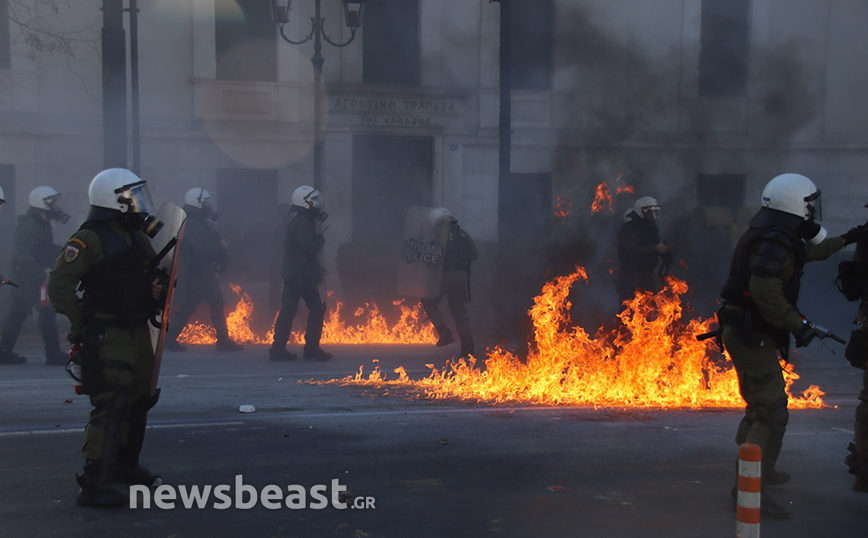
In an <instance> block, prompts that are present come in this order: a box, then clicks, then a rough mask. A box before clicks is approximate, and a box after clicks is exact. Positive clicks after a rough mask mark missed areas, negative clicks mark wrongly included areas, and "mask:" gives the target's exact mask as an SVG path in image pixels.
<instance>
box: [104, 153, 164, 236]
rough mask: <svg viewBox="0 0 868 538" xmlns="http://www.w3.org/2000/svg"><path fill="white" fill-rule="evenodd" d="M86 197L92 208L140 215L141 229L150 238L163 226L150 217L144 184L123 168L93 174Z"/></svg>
mask: <svg viewBox="0 0 868 538" xmlns="http://www.w3.org/2000/svg"><path fill="white" fill-rule="evenodd" d="M87 197H88V199H89V200H90V205H92V206H93V207H97V208H103V209H111V210H114V211H117V212H119V213H122V214H137V215H141V217H142V218H141V220H142V230H143V231H144V232H145V233H146V234H148V236H149V237H151V238H153V237H154V236H156V235H157V232H159V231H160V228H162V227H163V223H162V222H160V221H159V220H158V219H157V218H156V217H155V216H154V213H155V210H154V202H153V201H152V200H151V193H150V192H149V190H148V183H147V182H146V181H145V180H144V179H142V178H140V177H139V176H137V175H136V174H134V173H132V172H130V171H129V170H127V169H126V168H109V169H108V170H103V171H102V172H100V173H99V174H97V175H96V176H95V177H94V178H93V179H92V180H91V182H90V188H88V190H87Z"/></svg>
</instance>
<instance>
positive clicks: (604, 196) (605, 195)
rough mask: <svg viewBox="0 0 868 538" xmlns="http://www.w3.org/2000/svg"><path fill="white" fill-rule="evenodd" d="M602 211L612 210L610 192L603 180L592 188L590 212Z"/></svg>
mask: <svg viewBox="0 0 868 538" xmlns="http://www.w3.org/2000/svg"><path fill="white" fill-rule="evenodd" d="M602 211H612V194H611V193H610V191H609V185H608V184H606V182H605V181H604V182H602V183H600V184H599V185H597V188H596V189H595V190H594V202H593V203H592V204H591V213H600V212H602Z"/></svg>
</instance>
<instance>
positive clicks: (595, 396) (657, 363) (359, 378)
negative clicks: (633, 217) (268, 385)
mask: <svg viewBox="0 0 868 538" xmlns="http://www.w3.org/2000/svg"><path fill="white" fill-rule="evenodd" d="M579 280H582V281H587V274H586V272H585V270H584V269H583V268H582V267H576V270H575V272H574V273H572V274H570V275H568V276H562V277H558V278H556V279H555V280H553V281H551V282H548V283H546V284H545V286H544V287H543V290H542V293H540V295H538V296H537V297H536V298H535V299H534V307H533V308H532V309H531V310H530V311H529V314H530V316H531V319H532V321H533V326H534V342H533V343H532V344H530V345H529V346H528V356H527V360H526V361H522V360H521V359H520V358H519V357H517V356H516V355H515V354H513V353H512V352H510V351H507V350H505V349H503V348H501V347H499V346H498V347H496V348H494V349H493V350H489V352H488V358H487V359H485V362H484V367H482V366H477V361H476V359H475V358H474V357H470V358H468V359H466V360H465V359H463V358H461V359H458V360H455V361H448V362H447V363H446V365H445V366H444V368H443V369H442V370H438V369H437V368H435V367H434V366H433V365H426V366H427V367H428V368H430V369H431V373H430V374H429V375H428V376H427V377H425V378H423V379H419V380H413V379H410V378H409V376H408V375H407V372H406V371H405V370H404V368H403V367H400V368H397V369H396V370H395V373H397V374H398V379H394V380H387V379H386V376H385V375H383V373H382V372H381V371H380V369H379V366H378V365H377V366H375V368H374V371H373V372H372V373H371V374H369V375H368V376H367V377H365V376H364V367H359V372H358V373H357V374H356V375H354V376H347V377H345V378H343V379H335V380H329V381H310V383H316V384H337V385H362V386H374V387H399V388H405V389H409V390H410V391H411V392H413V391H415V393H416V394H422V395H424V396H425V397H428V398H436V399H446V398H457V399H461V400H475V401H485V402H497V403H500V402H507V401H509V402H524V403H532V404H543V405H594V406H616V407H620V406H629V407H662V408H672V407H691V408H700V407H743V406H744V403H743V401H742V399H741V396H740V395H739V391H738V378H737V375H736V372H735V370H734V369H733V367H732V364H731V362H725V363H723V361H722V360H721V359H722V358H720V357H719V356H717V357H715V356H716V353H712V349H711V346H712V342H711V341H710V340H705V341H697V340H696V338H695V335H696V334H699V333H704V332H707V331H708V330H709V328H710V326H711V324H712V320H710V319H708V320H703V319H694V320H689V321H685V320H682V305H681V296H682V295H684V293H686V292H687V284H686V283H685V282H683V281H681V280H678V279H676V278H671V277H670V278H668V279H667V281H666V286H665V288H664V289H663V290H662V291H660V292H659V293H657V294H653V293H637V294H636V296H635V297H634V298H633V299H632V300H630V301H627V302H625V308H624V310H623V311H622V312H621V313H620V314H619V315H618V317H619V319H620V321H621V323H622V324H623V327H622V328H621V329H620V330H614V331H612V330H610V331H608V332H606V330H605V329H601V330H600V331H598V332H597V333H596V334H595V335H594V336H593V337H591V336H589V335H588V334H587V333H586V332H585V331H584V329H582V328H581V327H573V326H572V324H571V322H570V319H569V314H568V312H569V309H570V307H571V305H570V302H569V300H568V296H569V292H570V287H571V286H572V285H573V284H574V283H575V282H577V281H579ZM712 357H715V358H717V360H713V358H712ZM784 378H785V380H786V384H787V393H788V394H789V392H790V387H791V385H792V384H793V382H794V381H796V380H797V379H799V376H798V374H796V373H795V372H794V371H793V369H792V367H791V366H789V365H787V366H786V367H785V368H784ZM823 394H824V393H823V391H821V390H820V389H819V388H818V387H817V386H815V385H811V386H810V387H809V388H808V389H807V390H805V391H804V393H803V396H802V397H793V396H792V395H790V406H791V407H793V408H808V407H821V406H822V405H823V401H822V399H821V396H822V395H823Z"/></svg>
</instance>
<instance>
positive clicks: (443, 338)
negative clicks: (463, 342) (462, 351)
mask: <svg viewBox="0 0 868 538" xmlns="http://www.w3.org/2000/svg"><path fill="white" fill-rule="evenodd" d="M434 330H436V331H437V336H439V338H440V339H439V340H437V343H436V344H435V345H436V346H437V347H443V346H448V345H449V344H451V343H452V342H454V341H455V339H454V338H452V331H450V330H449V327H445V326H444V327H434Z"/></svg>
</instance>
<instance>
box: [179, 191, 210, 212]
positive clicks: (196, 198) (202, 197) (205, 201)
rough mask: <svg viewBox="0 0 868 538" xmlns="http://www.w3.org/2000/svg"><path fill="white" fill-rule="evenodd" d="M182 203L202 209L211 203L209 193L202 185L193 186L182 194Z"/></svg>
mask: <svg viewBox="0 0 868 538" xmlns="http://www.w3.org/2000/svg"><path fill="white" fill-rule="evenodd" d="M184 203H185V204H187V205H189V206H193V207H198V208H199V209H202V208H203V207H205V206H206V205H210V204H211V193H210V192H208V190H207V189H205V188H204V187H193V188H192V189H190V190H188V191H187V194H185V195H184Z"/></svg>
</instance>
